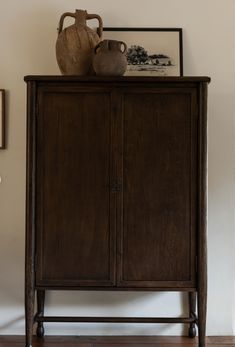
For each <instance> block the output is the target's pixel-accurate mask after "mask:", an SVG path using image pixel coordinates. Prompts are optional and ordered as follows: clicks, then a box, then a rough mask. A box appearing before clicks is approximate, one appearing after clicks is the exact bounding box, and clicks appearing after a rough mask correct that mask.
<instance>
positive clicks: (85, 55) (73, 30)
mask: <svg viewBox="0 0 235 347" xmlns="http://www.w3.org/2000/svg"><path fill="white" fill-rule="evenodd" d="M66 17H73V18H74V19H75V23H74V24H73V25H70V26H68V27H67V28H65V29H63V25H64V19H65V18H66ZM94 18H96V19H97V20H98V22H99V28H98V29H97V32H96V31H94V30H92V29H91V28H89V27H88V26H87V25H86V20H88V19H94ZM102 32H103V22H102V19H101V17H100V16H98V15H97V14H88V13H87V11H84V10H76V11H75V13H70V12H66V13H64V14H63V15H62V16H61V18H60V22H59V27H58V38H57V42H56V58H57V62H58V65H59V68H60V71H61V73H62V74H64V75H89V74H93V71H92V58H93V54H94V47H95V46H96V45H97V44H98V43H99V42H100V40H101V37H102Z"/></svg>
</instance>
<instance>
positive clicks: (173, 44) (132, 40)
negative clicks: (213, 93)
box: [103, 28, 183, 76]
mask: <svg viewBox="0 0 235 347" xmlns="http://www.w3.org/2000/svg"><path fill="white" fill-rule="evenodd" d="M103 39H110V40H118V41H124V42H125V43H126V45H127V50H126V57H127V63H128V65H127V70H126V73H125V75H127V76H182V75H183V58H182V56H183V54H182V53H183V52H182V51H183V48H182V29H181V28H104V32H103Z"/></svg>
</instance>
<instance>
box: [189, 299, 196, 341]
mask: <svg viewBox="0 0 235 347" xmlns="http://www.w3.org/2000/svg"><path fill="white" fill-rule="evenodd" d="M188 299H189V316H190V317H191V318H194V317H196V293H195V292H189V294H188ZM196 334H197V330H196V323H190V326H189V330H188V336H189V337H191V338H194V337H195V336H196Z"/></svg>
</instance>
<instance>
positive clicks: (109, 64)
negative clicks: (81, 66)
mask: <svg viewBox="0 0 235 347" xmlns="http://www.w3.org/2000/svg"><path fill="white" fill-rule="evenodd" d="M122 46H123V50H122ZM126 49H127V46H126V44H125V42H122V41H116V40H103V41H101V42H100V43H98V44H97V45H96V47H95V55H94V57H93V69H94V71H95V73H96V75H98V76H122V75H123V74H124V73H125V71H126V68H127V59H126V55H125V52H126Z"/></svg>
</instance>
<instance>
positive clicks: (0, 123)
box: [0, 89, 5, 149]
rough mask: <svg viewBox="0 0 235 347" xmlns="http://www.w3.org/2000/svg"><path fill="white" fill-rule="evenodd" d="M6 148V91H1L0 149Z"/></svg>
mask: <svg viewBox="0 0 235 347" xmlns="http://www.w3.org/2000/svg"><path fill="white" fill-rule="evenodd" d="M3 148H5V90H4V89H0V149H3Z"/></svg>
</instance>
